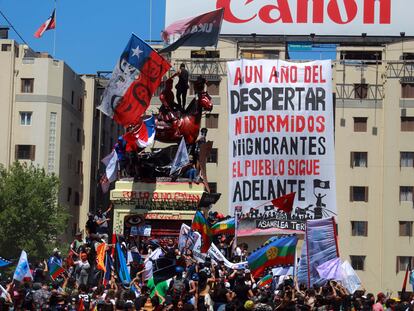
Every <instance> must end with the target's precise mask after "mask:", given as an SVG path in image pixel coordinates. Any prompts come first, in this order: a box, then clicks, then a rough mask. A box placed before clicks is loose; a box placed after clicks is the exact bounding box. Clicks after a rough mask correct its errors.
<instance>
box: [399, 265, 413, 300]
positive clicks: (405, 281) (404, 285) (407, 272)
mask: <svg viewBox="0 0 414 311" xmlns="http://www.w3.org/2000/svg"><path fill="white" fill-rule="evenodd" d="M410 271H411V262H409V263H408V265H407V270H406V271H405V276H404V281H403V286H402V290H401V292H403V293H405V292H406V290H407V281H408V278H409V275H410Z"/></svg>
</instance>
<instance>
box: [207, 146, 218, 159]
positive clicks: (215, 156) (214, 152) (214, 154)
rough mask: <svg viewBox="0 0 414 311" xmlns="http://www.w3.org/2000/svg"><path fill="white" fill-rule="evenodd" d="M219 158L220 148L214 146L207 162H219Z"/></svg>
mask: <svg viewBox="0 0 414 311" xmlns="http://www.w3.org/2000/svg"><path fill="white" fill-rule="evenodd" d="M217 159H218V149H217V148H213V149H211V152H210V155H209V156H208V158H207V163H217Z"/></svg>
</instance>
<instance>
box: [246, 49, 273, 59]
mask: <svg viewBox="0 0 414 311" xmlns="http://www.w3.org/2000/svg"><path fill="white" fill-rule="evenodd" d="M241 58H247V59H278V58H279V51H277V50H256V49H254V50H244V49H243V50H242V51H241Z"/></svg>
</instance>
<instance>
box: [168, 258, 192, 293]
mask: <svg viewBox="0 0 414 311" xmlns="http://www.w3.org/2000/svg"><path fill="white" fill-rule="evenodd" d="M183 271H184V269H183V267H181V266H177V267H176V275H175V276H174V278H173V279H172V281H171V283H170V287H169V290H168V291H169V293H170V295H171V297H172V300H173V301H178V300H181V299H183V298H184V297H185V295H186V294H187V292H188V290H189V284H188V281H187V280H186V279H184V278H183Z"/></svg>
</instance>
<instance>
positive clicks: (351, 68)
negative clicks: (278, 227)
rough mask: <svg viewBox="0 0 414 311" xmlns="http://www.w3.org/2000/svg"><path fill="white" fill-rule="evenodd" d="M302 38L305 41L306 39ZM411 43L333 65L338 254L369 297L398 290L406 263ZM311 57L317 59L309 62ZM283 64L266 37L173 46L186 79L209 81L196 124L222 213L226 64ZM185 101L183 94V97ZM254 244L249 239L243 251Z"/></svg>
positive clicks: (413, 172)
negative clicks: (208, 148)
mask: <svg viewBox="0 0 414 311" xmlns="http://www.w3.org/2000/svg"><path fill="white" fill-rule="evenodd" d="M309 40H311V39H309ZM413 53H414V41H410V40H408V39H404V38H401V39H400V40H394V41H393V42H388V43H387V42H382V43H381V42H376V43H373V42H370V43H369V44H368V43H364V42H363V40H359V42H358V43H352V42H348V43H346V44H341V45H338V47H337V52H336V59H335V60H333V63H332V68H333V90H334V94H333V96H334V104H335V110H334V111H335V116H334V117H335V153H336V182H337V189H336V191H337V210H338V232H339V246H340V255H341V257H342V258H343V259H346V260H348V261H350V262H351V264H352V266H353V267H354V268H355V269H356V271H357V272H358V274H359V276H360V277H361V279H362V281H363V284H364V286H365V288H367V289H368V290H370V291H379V290H387V291H389V292H391V291H393V292H394V293H395V292H396V291H398V290H400V289H401V284H402V280H403V275H404V272H405V269H406V267H407V264H408V263H409V262H412V261H413V258H414V248H413V246H414V242H413V239H412V237H413V222H414V206H413V187H414V167H413V165H414V142H413V141H414V140H413V139H414V92H413V90H414V80H413V78H412V74H413V70H414V62H413V61H412V60H411V59H413V56H414V54H413ZM318 56H319V55H318ZM237 58H270V59H289V57H288V51H287V44H286V42H280V41H276V40H272V39H271V38H270V37H264V38H258V37H256V38H251V37H250V38H247V37H244V38H243V37H237V38H232V37H226V36H223V37H221V39H220V41H219V44H218V47H217V48H216V49H214V48H211V49H209V48H206V49H202V50H199V49H195V48H192V49H191V48H181V49H179V50H177V51H175V52H174V53H173V54H172V55H171V59H172V65H173V66H174V67H175V68H177V69H178V68H179V65H180V64H181V63H184V64H185V65H186V67H187V69H188V70H189V72H190V80H192V81H194V80H195V79H196V77H197V76H198V75H200V74H202V75H204V76H205V77H206V78H207V79H208V80H209V85H208V90H209V92H210V94H211V95H212V97H213V100H214V109H213V111H212V112H211V113H208V114H206V115H205V116H204V117H203V120H202V122H203V126H205V127H207V128H208V129H209V131H208V139H209V140H212V141H214V145H213V152H212V154H211V156H210V158H209V159H208V162H209V163H208V166H207V171H208V181H209V182H210V183H211V186H212V188H213V189H217V192H219V193H222V197H221V199H220V201H219V202H218V203H217V204H216V205H215V207H214V208H215V209H216V210H218V211H220V212H222V213H228V207H227V202H228V190H229V188H228V185H229V181H228V147H227V130H228V128H227V120H228V116H227V113H228V105H227V77H226V61H228V60H233V59H237ZM190 94H191V92H190ZM262 240H263V237H255V238H249V239H247V241H249V242H251V243H252V244H253V245H251V246H252V248H254V247H255V246H257V244H259V243H260V242H261V241H262Z"/></svg>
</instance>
